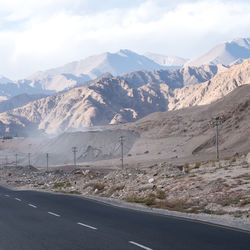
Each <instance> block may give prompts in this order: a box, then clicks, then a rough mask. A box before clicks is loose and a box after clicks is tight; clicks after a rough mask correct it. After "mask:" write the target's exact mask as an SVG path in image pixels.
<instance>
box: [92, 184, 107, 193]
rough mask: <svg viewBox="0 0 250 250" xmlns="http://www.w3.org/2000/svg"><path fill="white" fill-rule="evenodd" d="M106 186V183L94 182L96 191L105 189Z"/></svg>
mask: <svg viewBox="0 0 250 250" xmlns="http://www.w3.org/2000/svg"><path fill="white" fill-rule="evenodd" d="M104 187H105V185H104V184H103V183H94V184H93V191H95V190H96V189H97V190H98V191H101V190H103V189H104Z"/></svg>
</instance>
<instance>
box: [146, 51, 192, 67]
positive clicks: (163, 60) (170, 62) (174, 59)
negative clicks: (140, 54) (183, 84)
mask: <svg viewBox="0 0 250 250" xmlns="http://www.w3.org/2000/svg"><path fill="white" fill-rule="evenodd" d="M144 56H146V57H147V58H149V59H151V60H153V61H154V62H156V63H158V64H160V65H162V66H166V67H172V68H180V67H183V65H184V64H185V63H186V62H187V61H188V60H189V59H186V58H181V57H178V56H165V55H160V54H156V53H150V52H147V53H145V54H144Z"/></svg>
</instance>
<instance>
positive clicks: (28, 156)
mask: <svg viewBox="0 0 250 250" xmlns="http://www.w3.org/2000/svg"><path fill="white" fill-rule="evenodd" d="M31 145H32V144H31V143H30V144H29V153H28V160H29V167H30V155H31V153H30V148H31Z"/></svg>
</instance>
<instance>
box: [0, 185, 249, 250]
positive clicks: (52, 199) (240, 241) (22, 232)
mask: <svg viewBox="0 0 250 250" xmlns="http://www.w3.org/2000/svg"><path fill="white" fill-rule="evenodd" d="M249 246H250V234H249V233H248V232H244V231H240V230H232V229H228V228H224V227H218V226H212V225H208V224H203V223H199V222H192V221H187V220H183V219H176V218H173V217H172V218H171V217H166V216H159V215H154V214H148V213H143V212H138V211H134V210H129V209H122V208H117V207H112V206H109V205H105V204H102V203H99V202H95V201H90V200H88V199H83V198H78V197H76V196H70V195H60V194H51V193H45V192H36V191H13V190H9V189H6V188H4V187H0V250H19V249H20V250H29V249H30V250H40V249H43V250H44V249H51V250H57V249H58V250H59V249H60V250H64V249H65V250H71V249H72V250H74V249H77V250H78V249H81V250H84V249H100V250H106V249H108V250H112V249H114V250H120V249H129V250H142V249H146V250H150V249H153V250H184V249H189V250H196V249H197V250H206V249H207V250H224V249H225V250H248V249H250V248H249Z"/></svg>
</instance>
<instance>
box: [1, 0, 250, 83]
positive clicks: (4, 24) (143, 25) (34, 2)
mask: <svg viewBox="0 0 250 250" xmlns="http://www.w3.org/2000/svg"><path fill="white" fill-rule="evenodd" d="M249 13H250V0H238V1H237V0H227V1H226V0H190V1H185V0H175V1H173V0H131V1H130V0H105V1H102V0H22V1H20V0H8V1H6V0H0V55H1V59H2V60H1V61H0V75H5V76H7V77H9V78H11V79H18V78H23V77H26V76H28V75H30V74H32V73H34V72H36V71H38V70H44V69H47V68H51V67H57V66H61V65H63V64H65V63H68V62H71V61H74V60H79V59H83V58H85V57H87V56H90V55H92V54H99V53H103V52H106V51H110V52H115V51H118V50H119V49H130V50H133V51H135V52H137V53H141V54H143V53H144V52H154V53H160V54H165V55H177V56H181V57H189V58H190V57H194V56H197V55H199V54H200V53H203V52H205V51H206V50H208V49H210V48H211V47H213V46H215V45H216V44H218V43H220V42H223V41H225V40H231V39H233V38H237V37H250V15H249Z"/></svg>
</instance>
